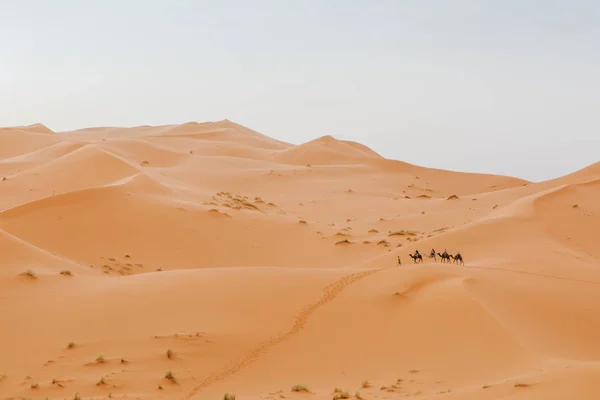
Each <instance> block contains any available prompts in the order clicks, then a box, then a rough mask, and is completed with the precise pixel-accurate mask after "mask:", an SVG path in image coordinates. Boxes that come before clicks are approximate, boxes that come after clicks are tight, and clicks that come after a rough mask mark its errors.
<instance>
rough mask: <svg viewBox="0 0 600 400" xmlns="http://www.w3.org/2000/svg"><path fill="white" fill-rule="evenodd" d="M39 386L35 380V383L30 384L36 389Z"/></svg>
mask: <svg viewBox="0 0 600 400" xmlns="http://www.w3.org/2000/svg"><path fill="white" fill-rule="evenodd" d="M39 387H40V385H39V383H37V382H36V383H32V384H31V388H32V389H38V388H39Z"/></svg>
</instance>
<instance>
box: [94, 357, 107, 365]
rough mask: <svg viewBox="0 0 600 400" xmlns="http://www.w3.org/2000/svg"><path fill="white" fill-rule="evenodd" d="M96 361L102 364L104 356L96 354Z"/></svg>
mask: <svg viewBox="0 0 600 400" xmlns="http://www.w3.org/2000/svg"><path fill="white" fill-rule="evenodd" d="M96 362H97V363H98V364H104V363H105V362H106V359H104V356H98V357H97V358H96Z"/></svg>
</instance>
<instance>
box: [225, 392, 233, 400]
mask: <svg viewBox="0 0 600 400" xmlns="http://www.w3.org/2000/svg"><path fill="white" fill-rule="evenodd" d="M223 400H235V394H234V393H225V395H223Z"/></svg>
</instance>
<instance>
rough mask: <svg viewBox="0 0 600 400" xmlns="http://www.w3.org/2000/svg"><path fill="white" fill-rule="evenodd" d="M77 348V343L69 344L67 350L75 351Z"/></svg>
mask: <svg viewBox="0 0 600 400" xmlns="http://www.w3.org/2000/svg"><path fill="white" fill-rule="evenodd" d="M75 346H76V344H75V342H69V344H68V345H67V349H74V348H75Z"/></svg>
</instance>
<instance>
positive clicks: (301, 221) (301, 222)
mask: <svg viewBox="0 0 600 400" xmlns="http://www.w3.org/2000/svg"><path fill="white" fill-rule="evenodd" d="M298 223H299V224H305V225H306V224H307V222H306V221H304V220H300V221H298Z"/></svg>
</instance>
